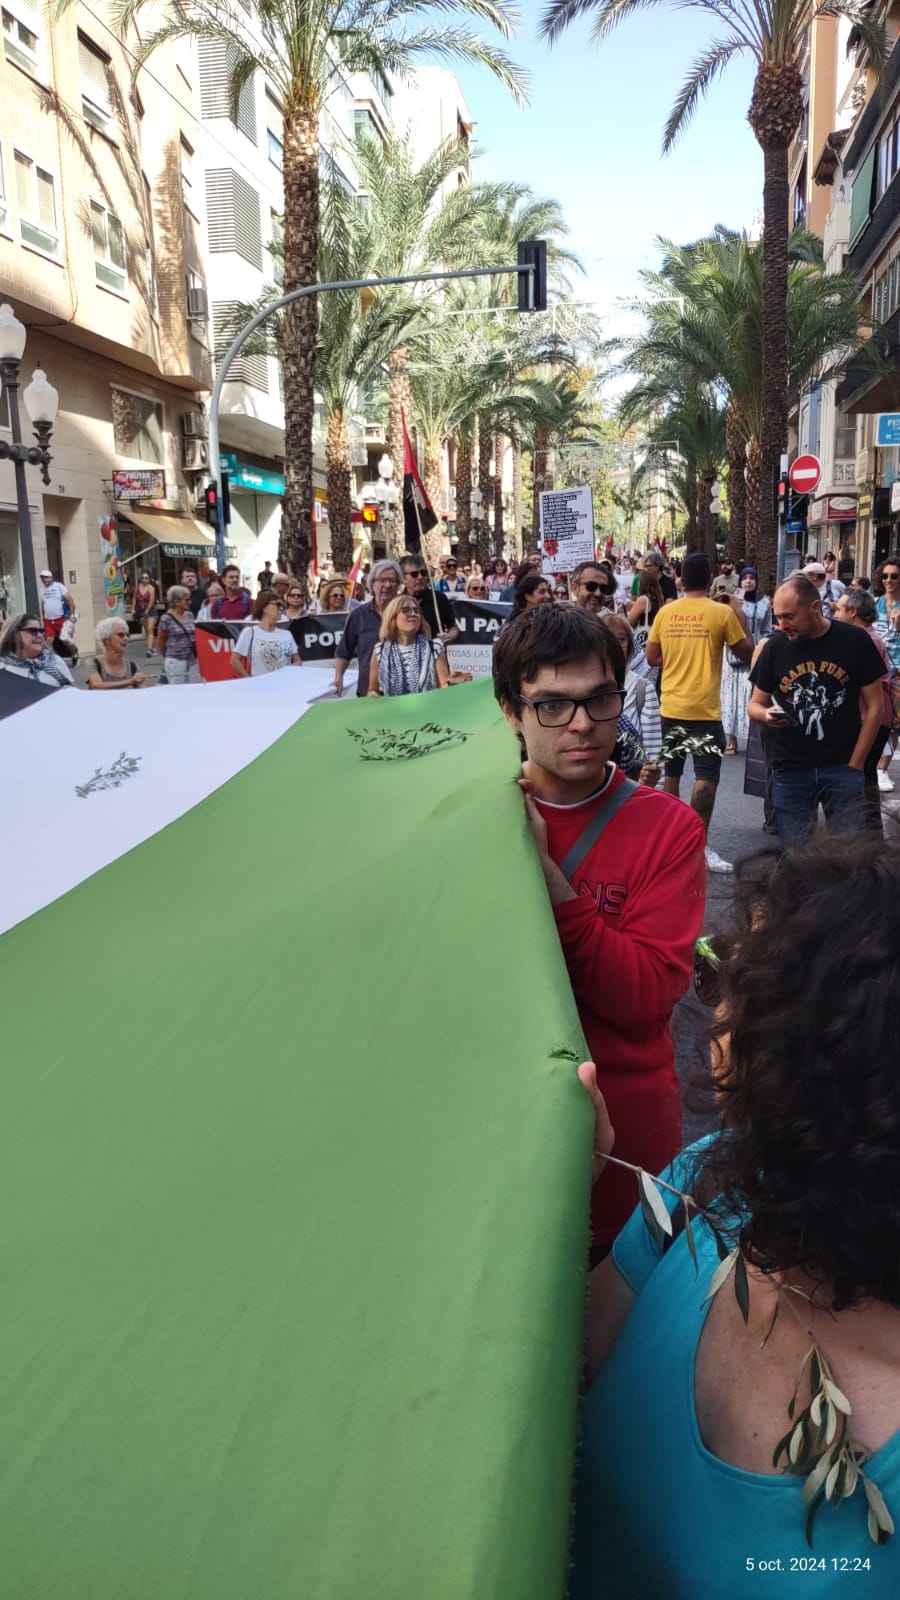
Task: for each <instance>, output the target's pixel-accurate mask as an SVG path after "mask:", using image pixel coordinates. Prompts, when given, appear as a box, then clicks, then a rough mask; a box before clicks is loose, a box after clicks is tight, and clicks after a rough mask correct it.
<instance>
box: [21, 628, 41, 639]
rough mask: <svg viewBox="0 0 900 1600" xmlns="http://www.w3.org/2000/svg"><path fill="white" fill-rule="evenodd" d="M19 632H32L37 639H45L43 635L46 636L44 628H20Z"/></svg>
mask: <svg viewBox="0 0 900 1600" xmlns="http://www.w3.org/2000/svg"><path fill="white" fill-rule="evenodd" d="M19 632H20V633H30V634H31V635H32V637H33V638H35V639H43V637H44V629H43V628H20V629H19Z"/></svg>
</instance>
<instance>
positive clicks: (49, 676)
mask: <svg viewBox="0 0 900 1600" xmlns="http://www.w3.org/2000/svg"><path fill="white" fill-rule="evenodd" d="M0 670H2V671H4V672H14V673H16V674H17V675H18V676H19V677H20V678H29V679H30V680H31V682H32V683H43V684H46V685H47V686H48V687H49V688H51V689H68V688H72V687H73V683H72V674H71V672H70V671H69V668H68V665H67V663H66V662H65V661H64V660H63V659H62V657H61V656H58V655H54V653H53V651H52V650H48V649H47V641H46V638H45V635H44V624H43V622H42V621H41V618H40V617H35V616H32V615H31V613H30V612H28V611H20V612H18V613H17V615H16V616H14V617H10V619H9V621H8V622H6V623H4V625H3V631H2V632H0Z"/></svg>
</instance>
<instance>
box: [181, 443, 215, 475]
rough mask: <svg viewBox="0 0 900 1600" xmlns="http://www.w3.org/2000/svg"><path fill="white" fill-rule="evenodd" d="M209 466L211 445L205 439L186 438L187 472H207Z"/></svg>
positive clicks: (185, 459) (185, 466)
mask: <svg viewBox="0 0 900 1600" xmlns="http://www.w3.org/2000/svg"><path fill="white" fill-rule="evenodd" d="M208 466H209V445H208V444H207V443H206V441H205V440H204V439H185V441H184V470H185V472H205V471H206V469H207V467H208Z"/></svg>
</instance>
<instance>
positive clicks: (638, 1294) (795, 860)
mask: <svg viewBox="0 0 900 1600" xmlns="http://www.w3.org/2000/svg"><path fill="white" fill-rule="evenodd" d="M777 609H778V606H777V603H776V610H777ZM770 649H771V643H770V644H767V645H766V648H765V651H764V652H763V657H765V655H767V654H768V652H769V650H770ZM635 809H636V810H637V809H640V808H639V807H638V806H637V805H635ZM626 811H627V808H626ZM898 949H900V859H898V857H897V854H896V852H894V851H890V850H886V849H885V847H884V845H883V844H881V843H879V842H876V841H871V840H865V839H859V840H857V839H828V840H824V841H817V842H815V843H814V844H812V845H810V846H808V847H807V848H806V849H804V850H803V851H798V852H796V853H795V852H791V853H790V854H789V855H787V856H786V857H782V858H781V859H778V858H777V857H775V856H774V854H773V855H772V856H770V857H769V859H768V860H767V861H766V862H765V864H764V865H762V866H758V867H757V868H756V869H755V870H754V872H753V873H751V874H749V875H748V877H747V880H746V883H745V885H744V887H743V891H742V893H741V896H740V902H739V906H738V909H737V936H736V940H735V944H734V952H733V955H732V956H731V957H730V959H726V961H725V963H724V966H723V968H722V969H721V980H722V994H721V1000H720V1005H719V1008H718V1010H717V1013H716V1019H715V1023H714V1028H713V1033H714V1044H713V1060H714V1061H717V1062H718V1065H717V1069H716V1072H717V1078H718V1082H719V1086H720V1098H719V1114H720V1115H721V1117H722V1121H723V1126H722V1127H721V1129H719V1130H718V1131H716V1132H715V1133H714V1134H713V1136H712V1137H711V1138H709V1139H706V1140H704V1141H703V1142H702V1143H700V1144H695V1145H693V1146H692V1147H691V1148H689V1149H688V1150H686V1151H685V1152H684V1153H683V1155H682V1156H680V1157H679V1159H678V1160H677V1161H676V1162H675V1163H674V1165H673V1166H672V1167H671V1168H670V1169H668V1170H667V1171H666V1172H665V1174H664V1175H663V1176H664V1179H665V1181H666V1182H667V1183H671V1184H672V1185H673V1186H674V1187H675V1188H676V1190H680V1191H681V1192H682V1193H685V1194H686V1195H688V1196H690V1197H692V1199H693V1201H694V1204H691V1202H690V1200H688V1201H687V1202H684V1201H680V1200H679V1195H678V1194H677V1193H676V1194H672V1193H671V1192H670V1191H669V1190H667V1189H662V1188H661V1187H660V1189H659V1191H658V1192H659V1197H660V1198H661V1201H662V1204H663V1205H664V1207H665V1209H666V1211H667V1212H668V1213H669V1217H668V1218H667V1219H666V1221H667V1224H668V1226H667V1228H666V1229H665V1231H664V1228H663V1227H662V1226H660V1224H659V1222H658V1221H657V1222H656V1224H655V1226H654V1231H653V1233H652V1234H651V1233H650V1231H649V1228H648V1225H647V1223H646V1222H645V1220H644V1218H645V1216H646V1215H648V1214H649V1212H650V1207H649V1205H648V1204H647V1203H646V1200H645V1203H644V1206H643V1207H638V1208H636V1209H635V1210H634V1211H633V1213H632V1215H631V1217H630V1220H629V1221H628V1223H627V1224H626V1226H625V1227H624V1228H623V1230H622V1232H621V1233H620V1234H619V1236H618V1238H617V1239H616V1241H615V1244H614V1246H613V1250H612V1255H611V1256H610V1257H608V1258H607V1259H606V1260H605V1261H603V1262H602V1263H601V1264H600V1266H599V1267H598V1268H597V1269H596V1270H595V1271H594V1272H593V1273H592V1275H591V1278H590V1282H589V1298H588V1309H587V1316H586V1323H585V1334H586V1340H585V1343H586V1367H587V1371H586V1382H587V1393H586V1397H585V1399H584V1400H583V1402H582V1407H581V1418H580V1427H579V1434H580V1440H581V1444H580V1449H579V1460H578V1463H577V1467H576V1472H575V1485H576V1489H575V1513H574V1536H573V1547H572V1571H571V1573H570V1575H569V1576H570V1582H569V1589H568V1592H569V1594H570V1595H571V1600H596V1597H597V1596H598V1595H601V1594H604V1595H609V1596H611V1597H612V1596H614V1597H615V1600H726V1597H728V1596H733V1595H737V1594H740V1595H742V1596H749V1595H752V1594H755V1593H758V1594H760V1595H764V1594H765V1595H767V1596H772V1595H775V1594H778V1593H785V1592H787V1593H788V1594H795V1593H796V1592H797V1590H796V1587H795V1586H792V1585H791V1583H790V1581H789V1574H790V1572H791V1571H792V1570H793V1571H796V1572H797V1573H798V1574H799V1573H807V1574H808V1576H809V1577H810V1578H814V1579H815V1583H814V1585H813V1584H810V1587H811V1588H812V1587H814V1588H815V1592H816V1594H817V1595H822V1596H825V1597H827V1600H844V1596H845V1595H846V1594H847V1593H848V1592H855V1587H854V1586H852V1585H849V1584H848V1582H847V1576H846V1574H847V1572H848V1571H851V1572H852V1571H855V1572H858V1573H860V1574H865V1577H866V1579H867V1580H868V1583H869V1585H870V1593H871V1594H872V1595H873V1596H874V1595H879V1596H882V1597H884V1600H887V1596H888V1595H889V1594H891V1592H892V1591H893V1590H895V1589H896V1575H897V1555H896V1551H895V1548H894V1542H893V1540H891V1542H890V1543H887V1544H886V1543H884V1542H883V1541H884V1538H885V1536H886V1535H885V1533H884V1532H882V1533H881V1535H880V1540H881V1542H879V1537H876V1535H878V1534H879V1528H883V1529H886V1527H887V1524H888V1521H889V1518H888V1517H887V1515H886V1513H885V1512H884V1511H883V1509H882V1507H883V1506H885V1505H886V1506H887V1508H888V1510H889V1511H890V1512H891V1513H892V1514H893V1518H894V1519H895V1520H896V1519H897V1517H898V1514H900V1203H898V1199H900V1197H898V1186H897V1172H898V1170H900V1086H898V1085H900V1079H898V1073H897V1052H896V1026H897V1016H898V1015H900V963H898V960H897V952H898ZM588 1039H589V1042H590V1035H588ZM597 1059H598V1067H597V1070H596V1073H594V1072H592V1071H591V1069H590V1068H589V1067H587V1066H583V1067H582V1068H580V1069H579V1077H581V1078H582V1082H584V1083H585V1086H586V1087H588V1089H589V1092H591V1097H592V1099H593V1101H594V1108H595V1137H594V1148H595V1150H596V1151H597V1153H598V1159H597V1161H596V1162H595V1170H598V1171H599V1172H600V1176H599V1181H598V1182H597V1184H596V1185H595V1192H596V1191H597V1190H601V1189H602V1186H603V1184H604V1183H605V1182H606V1174H607V1171H608V1170H609V1169H608V1167H607V1168H606V1169H605V1170H603V1162H602V1157H603V1155H604V1154H608V1153H609V1151H610V1148H612V1150H613V1152H614V1154H615V1155H616V1156H619V1155H621V1153H622V1151H621V1144H622V1140H621V1137H620V1131H619V1128H618V1126H617V1123H616V1115H615V1113H614V1112H612V1115H611V1117H610V1114H609V1113H610V1112H611V1111H612V1106H611V1104H610V1107H609V1109H608V1110H607V1107H606V1106H605V1105H604V1104H603V1102H602V1098H601V1097H600V1096H599V1095H598V1094H597V1092H596V1085H597V1084H599V1085H600V1087H601V1088H602V1089H603V1092H604V1093H605V1092H606V1090H605V1084H604V1083H603V1075H602V1070H601V1067H600V1065H599V1062H600V1060H601V1058H599V1057H598V1058H597ZM613 1141H614V1142H613ZM627 1159H628V1160H631V1159H632V1157H631V1156H630V1154H629V1156H628V1157H627ZM629 1176H631V1175H629ZM632 1184H633V1185H634V1186H633V1188H632V1198H633V1199H634V1200H636V1199H637V1193H638V1191H637V1186H636V1185H635V1184H634V1179H633V1177H632ZM695 1207H696V1209H695ZM685 1215H689V1216H690V1218H691V1219H692V1226H691V1229H690V1232H688V1231H687V1228H686V1226H685V1223H684V1221H683V1220H682V1219H683V1218H684V1217H685ZM710 1222H712V1224H713V1225H714V1227H715V1230H716V1231H715V1232H714V1231H713V1227H710V1225H709V1224H710ZM719 1244H721V1246H722V1248H721V1249H719V1248H717V1245H719ZM732 1251H734V1254H733V1255H732V1256H731V1259H730V1262H729V1265H728V1266H727V1267H725V1268H720V1259H719V1258H720V1255H721V1256H727V1255H729V1252H732ZM716 1269H720V1270H719V1272H718V1280H717V1281H718V1284H719V1285H720V1287H719V1288H718V1292H715V1290H712V1291H711V1279H712V1277H713V1273H714V1272H715V1271H716ZM735 1291H737V1292H735ZM810 1358H811V1359H810ZM836 1386H839V1387H836ZM792 1396H793V1399H792ZM810 1405H812V1417H811V1419H810ZM817 1416H821V1417H822V1418H823V1419H825V1422H824V1426H822V1427H817V1420H816V1419H817ZM651 1438H652V1441H653V1443H652V1448H648V1446H647V1441H648V1439H651ZM779 1440H782V1443H781V1444H779ZM832 1445H835V1447H836V1449H835V1454H834V1456H833V1462H834V1467H835V1469H836V1480H837V1482H838V1484H839V1485H843V1491H842V1492H843V1494H844V1495H847V1498H842V1495H841V1494H840V1493H837V1492H836V1491H835V1488H834V1484H835V1481H836V1480H835V1479H827V1473H828V1468H829V1466H830V1464H831V1463H830V1462H829V1461H828V1460H824V1459H823V1458H824V1457H825V1455H826V1452H827V1451H829V1450H830V1448H831V1446H832ZM775 1446H777V1449H775V1456H774V1459H773V1448H774V1447H775ZM798 1446H799V1450H800V1452H801V1459H800V1460H797V1461H795V1462H794V1464H793V1466H791V1465H790V1464H789V1461H788V1449H789V1447H790V1451H791V1453H792V1454H793V1456H794V1457H796V1456H797V1454H798V1448H797V1447H798ZM857 1462H858V1464H859V1465H858V1470H857V1471H851V1467H855V1466H856V1464H857ZM819 1463H822V1467H820V1466H819ZM814 1468H815V1469H816V1471H815V1473H814V1477H815V1479H816V1480H817V1481H818V1486H819V1492H818V1495H816V1494H815V1493H812V1492H810V1491H811V1490H814V1489H815V1487H816V1484H815V1482H813V1481H812V1479H811V1477H810V1474H812V1473H813V1469H814ZM864 1475H865V1481H864ZM804 1476H805V1478H806V1483H807V1485H808V1487H807V1489H806V1491H805V1492H803V1478H804ZM826 1480H827V1482H828V1485H829V1487H830V1488H831V1490H832V1492H831V1494H830V1495H829V1496H828V1497H827V1498H826V1497H825V1487H826ZM854 1484H855V1486H856V1487H855V1492H853V1489H854ZM848 1491H850V1492H849V1494H848ZM872 1504H874V1505H876V1506H877V1507H878V1508H879V1509H878V1516H877V1517H876V1516H875V1514H874V1513H873V1512H871V1511H870V1510H869V1507H870V1505H872ZM817 1506H818V1507H819V1509H818V1513H817V1514H816V1507H817ZM648 1507H652V1508H653V1509H652V1514H651V1516H650V1520H649V1521H648V1510H647V1508H648ZM700 1508H702V1511H701V1510H700ZM698 1513H699V1517H700V1519H702V1527H703V1538H702V1539H700V1538H698V1536H697V1535H698ZM811 1517H814V1518H815V1530H814V1532H813V1531H812V1521H811V1520H810V1518H811ZM804 1528H806V1538H804ZM748 1541H749V1542H748ZM813 1541H814V1544H813ZM811 1545H812V1548H811V1547H810V1546H811ZM750 1550H752V1551H754V1552H757V1551H758V1552H759V1555H760V1556H762V1557H763V1559H762V1560H759V1557H758V1556H752V1557H749V1558H748V1555H747V1552H748V1551H750ZM801 1551H802V1552H803V1555H802V1557H800V1552H801ZM845 1563H846V1565H845ZM795 1564H796V1565H795ZM738 1568H740V1572H741V1579H740V1580H737V1579H736V1576H735V1575H736V1573H737V1571H738ZM763 1569H765V1570H763ZM745 1574H748V1576H746V1578H745V1576H744V1575H745ZM783 1579H788V1581H787V1582H782V1580H783ZM770 1580H771V1582H770Z"/></svg>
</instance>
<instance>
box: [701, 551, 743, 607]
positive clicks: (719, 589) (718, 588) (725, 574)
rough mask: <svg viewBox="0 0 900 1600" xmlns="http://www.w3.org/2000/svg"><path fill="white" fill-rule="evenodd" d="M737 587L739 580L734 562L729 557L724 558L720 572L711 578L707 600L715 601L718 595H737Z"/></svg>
mask: <svg viewBox="0 0 900 1600" xmlns="http://www.w3.org/2000/svg"><path fill="white" fill-rule="evenodd" d="M739 587H740V579H739V578H738V575H737V573H736V572H735V570H734V562H733V561H732V559H731V557H730V556H726V557H725V560H724V561H723V562H722V564H721V569H720V571H719V572H718V573H717V575H716V576H715V577H714V578H713V581H712V587H711V588H710V591H709V598H710V600H717V599H718V597H719V595H720V594H727V595H732V594H737V592H738V589H739Z"/></svg>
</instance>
